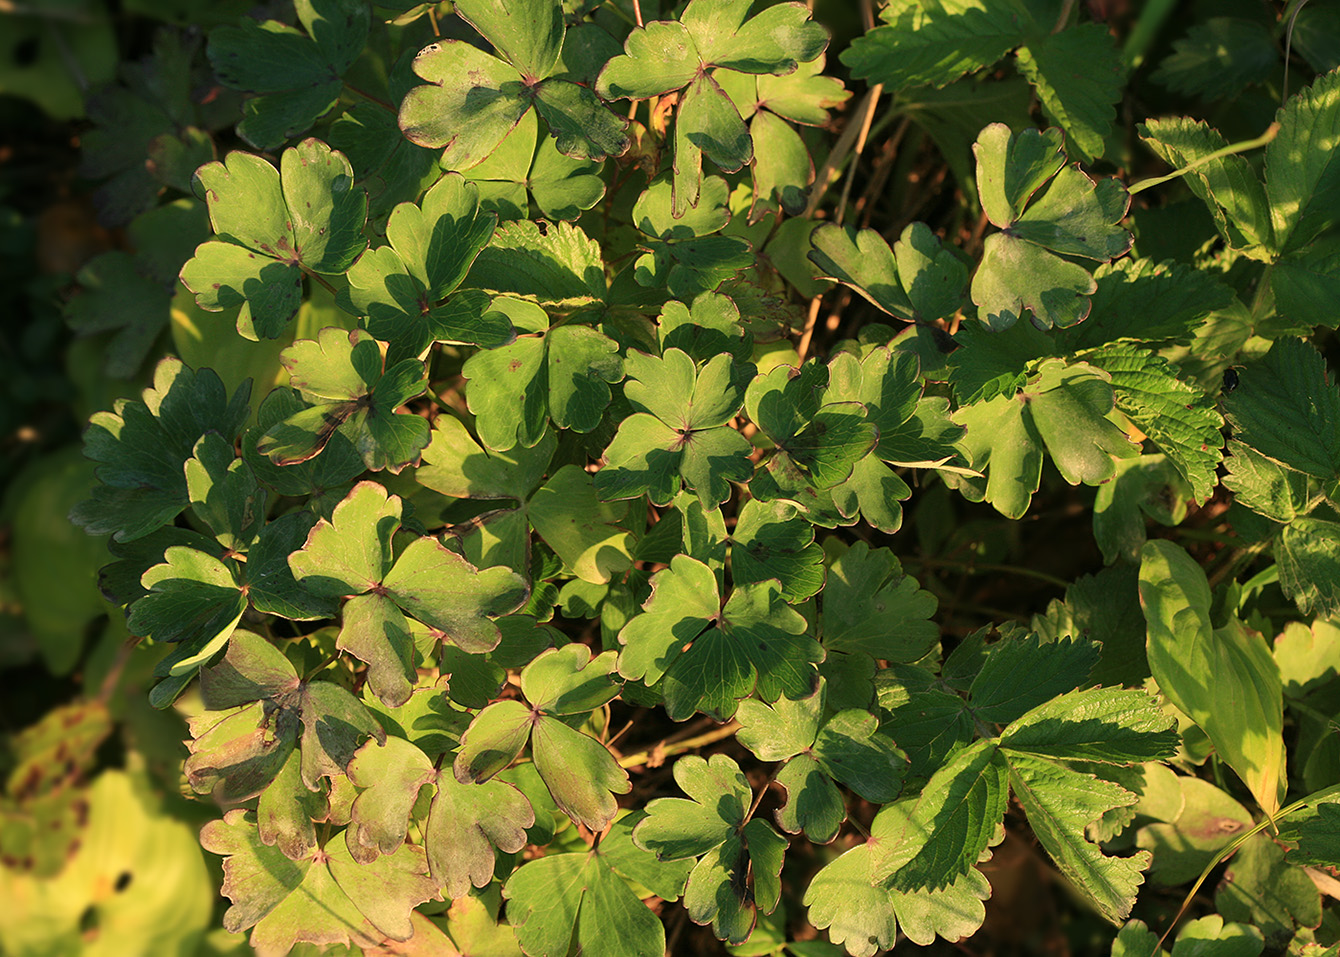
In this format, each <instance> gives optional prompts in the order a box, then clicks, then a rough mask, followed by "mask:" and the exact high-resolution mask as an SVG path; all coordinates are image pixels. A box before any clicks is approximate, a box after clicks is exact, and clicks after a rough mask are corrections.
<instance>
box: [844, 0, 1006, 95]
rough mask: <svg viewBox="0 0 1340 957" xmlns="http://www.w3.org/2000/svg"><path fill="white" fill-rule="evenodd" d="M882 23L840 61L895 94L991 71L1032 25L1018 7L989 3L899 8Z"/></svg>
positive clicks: (968, 0)
mask: <svg viewBox="0 0 1340 957" xmlns="http://www.w3.org/2000/svg"><path fill="white" fill-rule="evenodd" d="M880 19H881V20H883V21H884V25H883V26H879V27H876V28H875V29H873V30H871V31H869V32H868V33H866V34H865V35H864V36H862V37H858V38H857V39H856V40H854V41H853V42H852V44H851V46H850V47H849V48H848V49H847V50H844V51H843V52H842V56H841V58H840V59H841V60H842V62H843V63H845V64H846V65H847V66H848V67H850V68H851V71H852V75H853V76H855V77H857V78H859V79H863V80H868V81H869V82H871V83H872V84H873V83H883V84H884V85H885V86H887V87H890V88H892V89H902V88H904V87H912V86H945V85H946V84H948V83H952V82H953V81H954V80H957V79H958V78H959V77H961V76H963V75H964V74H966V73H971V72H973V71H975V70H980V69H981V68H982V67H987V66H990V65H991V64H993V63H995V62H996V61H997V60H999V59H1000V58H1001V57H1002V56H1004V55H1005V54H1006V53H1007V52H1008V51H1009V50H1011V49H1012V48H1014V47H1015V46H1017V45H1018V44H1019V43H1020V42H1021V41H1022V40H1023V39H1024V30H1025V28H1026V27H1027V25H1028V24H1027V21H1025V20H1024V18H1023V17H1022V16H1021V14H1020V12H1019V10H1018V9H1017V8H1016V7H1014V5H1012V4H1007V5H1005V6H1000V5H997V4H992V3H988V2H985V0H951V2H947V3H940V4H937V5H936V6H934V7H926V6H923V5H921V4H919V3H893V4H890V5H889V6H887V7H885V8H884V9H883V10H882V11H881V12H880Z"/></svg>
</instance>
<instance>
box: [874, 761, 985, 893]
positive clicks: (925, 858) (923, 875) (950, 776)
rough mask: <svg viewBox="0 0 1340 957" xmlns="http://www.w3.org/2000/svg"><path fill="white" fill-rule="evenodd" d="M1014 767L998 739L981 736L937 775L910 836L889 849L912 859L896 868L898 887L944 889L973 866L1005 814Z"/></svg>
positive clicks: (912, 817) (916, 809) (912, 820)
mask: <svg viewBox="0 0 1340 957" xmlns="http://www.w3.org/2000/svg"><path fill="white" fill-rule="evenodd" d="M1008 772H1009V766H1008V765H1007V764H1006V762H1005V760H1004V758H1003V757H1002V756H1001V754H1000V752H999V750H998V749H997V748H996V746H995V744H993V743H991V742H988V741H979V742H977V743H976V744H973V745H970V746H969V747H966V748H964V749H963V750H962V751H959V752H958V754H956V755H954V757H952V758H951V759H950V760H949V762H948V763H947V764H945V765H944V766H943V767H941V768H940V770H938V771H936V772H935V774H934V775H932V776H931V779H930V781H929V782H927V784H926V787H925V789H924V790H923V791H922V792H921V797H919V798H918V799H917V801H916V803H915V804H914V805H913V806H912V809H911V811H910V812H909V814H908V817H907V828H906V837H905V838H904V841H903V842H902V844H901V845H898V846H895V847H891V848H890V849H889V851H888V852H887V853H888V855H889V857H890V858H891V860H894V861H906V863H903V864H901V866H899V867H898V868H897V869H896V870H895V871H893V876H892V878H891V886H892V888H893V889H894V890H900V891H904V892H906V891H918V890H931V891H936V890H940V889H941V888H944V887H948V886H950V885H951V884H953V883H954V882H955V881H956V880H958V879H960V878H961V877H962V876H963V875H965V874H967V873H968V872H969V871H970V870H971V869H972V866H973V865H974V864H975V863H976V862H977V859H978V858H979V857H980V856H981V855H982V852H983V851H985V850H986V849H987V847H988V845H990V844H991V843H992V839H993V838H994V837H995V834H996V830H997V829H998V828H999V827H1000V823H1001V820H1002V819H1003V818H1004V816H1005V802H1006V798H1007V797H1008V794H1009V786H1008V782H1007V775H1008Z"/></svg>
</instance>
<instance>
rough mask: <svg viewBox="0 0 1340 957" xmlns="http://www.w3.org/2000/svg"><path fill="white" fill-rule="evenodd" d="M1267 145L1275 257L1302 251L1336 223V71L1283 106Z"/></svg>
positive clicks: (1339, 201) (1339, 209)
mask: <svg viewBox="0 0 1340 957" xmlns="http://www.w3.org/2000/svg"><path fill="white" fill-rule="evenodd" d="M1279 124H1280V130H1279V135H1278V136H1276V137H1275V139H1274V140H1272V141H1271V143H1270V145H1269V146H1267V147H1266V195H1267V196H1268V197H1269V200H1270V219H1271V224H1272V225H1273V227H1274V236H1273V239H1272V242H1271V247H1272V248H1273V249H1274V250H1275V252H1277V253H1286V252H1289V251H1290V250H1294V249H1300V248H1302V247H1304V246H1305V245H1306V244H1307V243H1309V242H1311V241H1312V240H1314V239H1316V238H1317V236H1318V235H1320V234H1321V233H1322V232H1324V231H1325V230H1327V229H1329V228H1331V227H1332V226H1334V225H1335V224H1336V223H1337V222H1340V164H1337V163H1336V160H1335V153H1336V149H1337V147H1340V73H1336V72H1332V73H1328V74H1326V75H1324V76H1322V77H1319V78H1318V79H1317V81H1316V82H1315V83H1313V84H1312V85H1311V86H1309V87H1308V88H1306V89H1304V90H1302V91H1301V92H1299V93H1298V94H1297V95H1296V96H1294V97H1293V98H1291V99H1290V100H1289V102H1288V103H1286V104H1285V105H1284V109H1283V110H1282V111H1281V112H1280V117H1279Z"/></svg>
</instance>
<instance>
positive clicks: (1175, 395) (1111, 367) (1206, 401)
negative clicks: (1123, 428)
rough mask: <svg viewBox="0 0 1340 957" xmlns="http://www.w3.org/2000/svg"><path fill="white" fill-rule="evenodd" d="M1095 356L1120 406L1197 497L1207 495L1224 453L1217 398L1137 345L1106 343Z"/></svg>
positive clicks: (1221, 424)
mask: <svg viewBox="0 0 1340 957" xmlns="http://www.w3.org/2000/svg"><path fill="white" fill-rule="evenodd" d="M1090 359H1091V361H1092V362H1093V364H1094V365H1096V366H1097V367H1098V368H1100V369H1102V370H1104V371H1105V372H1107V373H1108V374H1110V375H1111V376H1112V394H1113V396H1114V397H1115V399H1116V404H1117V408H1118V409H1120V410H1121V411H1122V412H1123V413H1124V414H1125V415H1126V417H1127V418H1128V419H1130V420H1131V421H1132V422H1134V423H1135V424H1136V425H1137V426H1139V427H1140V430H1141V431H1142V432H1144V433H1145V434H1146V435H1148V436H1149V437H1150V438H1151V439H1153V440H1154V442H1155V444H1157V445H1158V447H1159V448H1160V449H1162V450H1163V451H1164V452H1165V453H1166V454H1167V456H1168V459H1169V461H1171V462H1172V464H1173V465H1174V466H1175V467H1176V468H1177V471H1178V472H1179V473H1180V474H1181V476H1182V477H1183V478H1184V479H1186V481H1187V483H1188V484H1190V486H1191V494H1192V497H1193V498H1194V499H1195V500H1196V501H1198V502H1205V501H1208V500H1209V498H1210V496H1211V495H1212V494H1213V493H1214V487H1215V485H1217V484H1218V477H1217V475H1216V474H1215V472H1216V470H1217V469H1218V467H1219V462H1220V460H1221V459H1222V458H1223V437H1222V436H1221V434H1220V430H1221V429H1222V428H1223V424H1224V420H1223V418H1222V417H1221V416H1220V415H1219V413H1218V412H1217V411H1216V410H1215V403H1214V400H1213V399H1212V398H1211V397H1210V396H1208V395H1206V394H1205V393H1203V392H1201V391H1199V390H1198V389H1196V388H1194V387H1192V386H1190V385H1187V384H1186V383H1185V382H1183V381H1182V380H1181V379H1180V378H1178V377H1177V369H1176V367H1175V366H1170V365H1169V364H1168V362H1167V360H1166V359H1164V358H1163V357H1162V356H1159V355H1157V354H1155V353H1152V352H1147V351H1145V350H1143V349H1140V348H1138V347H1134V346H1129V347H1123V346H1107V347H1105V348H1103V349H1101V350H1099V351H1098V352H1097V353H1094V354H1092V355H1091V356H1090Z"/></svg>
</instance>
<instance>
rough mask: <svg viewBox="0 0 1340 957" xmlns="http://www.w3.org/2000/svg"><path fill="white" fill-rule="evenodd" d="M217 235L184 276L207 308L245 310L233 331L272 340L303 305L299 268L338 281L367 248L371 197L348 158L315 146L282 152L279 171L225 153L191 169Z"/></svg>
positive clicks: (200, 250) (254, 159) (253, 159)
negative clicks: (365, 235) (365, 229)
mask: <svg viewBox="0 0 1340 957" xmlns="http://www.w3.org/2000/svg"><path fill="white" fill-rule="evenodd" d="M196 178H197V180H198V182H199V188H200V190H201V191H202V192H203V194H204V196H205V198H206V200H208V202H209V218H210V222H211V223H212V224H213V226H214V231H215V232H216V233H218V234H220V236H222V237H224V238H221V239H214V240H210V241H209V242H207V243H205V244H203V245H202V246H200V247H199V248H197V249H196V252H195V257H194V258H193V259H191V261H190V262H188V263H187V264H186V265H185V266H183V267H182V271H181V276H182V282H184V283H185V284H186V286H187V288H188V289H190V290H191V291H192V292H194V293H195V294H196V304H197V305H199V306H200V308H202V309H206V310H208V311H210V312H219V311H221V310H223V309H229V308H234V307H237V306H241V311H240V312H239V313H238V316H237V331H238V332H239V333H241V334H242V335H243V336H245V337H246V338H248V339H257V338H265V339H278V338H279V337H280V336H281V335H282V334H283V332H284V330H285V328H286V327H287V326H288V321H289V319H291V318H292V317H293V314H294V313H295V312H296V311H297V309H298V306H299V305H300V304H301V301H302V268H300V267H305V268H307V269H310V270H312V271H313V272H317V273H325V274H328V275H334V274H338V273H343V272H344V271H345V270H346V269H348V268H349V267H350V266H351V265H352V264H353V262H354V260H355V259H356V258H358V255H359V253H361V252H362V251H363V250H364V249H365V248H366V247H367V240H366V239H364V238H363V225H364V222H365V221H366V219H367V205H368V204H367V195H366V194H365V193H364V192H363V190H361V189H356V188H355V187H354V186H353V178H354V171H353V168H352V167H351V166H350V165H349V161H348V160H347V159H346V158H345V157H344V154H342V153H339V152H336V151H334V150H332V149H331V148H330V147H329V146H327V145H326V144H325V143H322V142H320V141H319V140H314V139H308V140H304V141H303V142H302V143H300V144H299V145H298V146H296V147H293V148H292V149H287V150H285V151H284V154H283V156H282V157H281V158H280V169H279V170H276V169H275V168H274V167H273V166H271V165H270V164H269V163H268V162H266V161H265V160H264V159H262V158H261V157H259V156H255V155H252V154H250V153H229V154H228V156H227V157H226V158H225V159H224V161H223V162H221V163H210V164H208V165H207V166H202V167H201V168H200V169H199V171H197V173H196Z"/></svg>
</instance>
